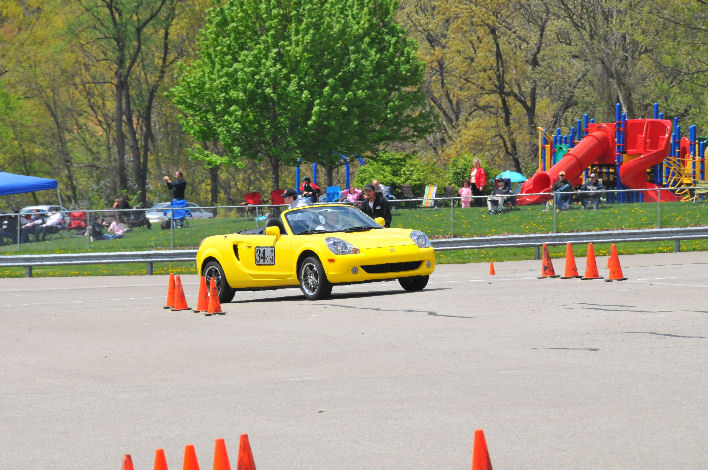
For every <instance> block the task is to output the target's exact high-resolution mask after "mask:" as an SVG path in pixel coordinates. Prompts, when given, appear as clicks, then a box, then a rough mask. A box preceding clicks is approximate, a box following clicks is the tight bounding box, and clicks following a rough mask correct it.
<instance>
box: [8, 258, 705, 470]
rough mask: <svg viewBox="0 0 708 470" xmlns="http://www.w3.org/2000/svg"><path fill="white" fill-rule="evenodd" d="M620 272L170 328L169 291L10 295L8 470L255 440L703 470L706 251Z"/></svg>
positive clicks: (173, 317) (383, 292)
mask: <svg viewBox="0 0 708 470" xmlns="http://www.w3.org/2000/svg"><path fill="white" fill-rule="evenodd" d="M620 253H621V250H620ZM620 260H621V263H622V269H623V271H624V274H625V276H626V277H628V278H629V279H628V280H627V281H623V282H612V283H607V282H603V281H581V280H577V279H568V280H561V279H537V276H539V275H540V273H541V262H540V261H520V262H506V263H495V269H496V275H495V276H490V275H489V266H488V265H487V264H467V265H439V266H438V267H437V269H436V272H435V274H434V275H433V277H431V281H430V283H429V285H428V288H426V290H424V291H423V292H418V293H405V292H404V291H403V290H402V289H401V288H400V287H399V286H398V283H397V282H386V283H373V284H365V285H351V286H340V287H337V286H335V288H334V290H333V295H332V297H331V298H330V299H327V300H323V301H317V302H308V301H305V300H303V299H302V296H301V294H300V291H299V290H297V289H287V290H279V291H261V292H244V293H237V294H236V297H235V299H234V302H233V303H230V304H224V305H222V308H223V310H224V311H225V312H226V314H225V315H220V316H212V317H204V316H202V315H201V314H196V313H193V312H187V311H184V312H172V311H169V310H164V309H163V308H162V305H164V303H165V298H166V292H167V277H166V276H142V277H100V278H40V279H0V319H1V320H2V327H1V328H0V355H1V356H2V358H3V377H2V381H1V383H2V385H1V386H0V455H1V456H2V458H0V469H8V470H9V469H13V470H15V469H119V468H120V464H121V458H122V455H123V454H125V453H130V454H131V455H132V457H133V463H134V464H135V469H136V470H141V469H149V468H152V465H153V458H154V452H155V450H156V449H158V448H164V449H165V453H166V456H167V461H168V464H169V468H182V456H183V452H184V446H185V445H186V444H194V446H195V448H196V451H197V456H198V458H199V462H200V465H201V468H211V466H212V456H213V452H214V441H215V440H216V439H217V438H225V439H226V444H227V447H228V451H229V454H230V456H231V458H232V461H233V462H234V463H232V468H235V457H236V453H237V446H238V437H239V435H240V434H243V433H247V434H248V435H249V439H250V443H251V448H252V450H253V455H254V458H255V462H256V465H257V467H258V469H259V470H268V469H288V470H294V469H303V470H304V469H338V470H349V469H351V470H354V469H357V470H358V469H364V468H376V469H404V468H435V469H469V468H470V463H471V454H472V443H473V434H474V430H475V429H484V432H485V436H486V440H487V444H488V447H489V453H490V456H491V460H492V463H493V465H494V468H495V469H497V470H499V469H597V468H602V469H666V468H681V469H705V468H708V393H706V390H708V294H707V292H708V252H698V253H696V252H692V253H667V254H655V255H636V256H621V255H620ZM577 261H578V269H579V270H581V272H582V270H583V269H584V267H585V260H582V259H578V260H577ZM597 264H598V267H600V275H606V274H607V269H603V268H604V267H605V266H606V258H598V259H597ZM554 265H555V269H556V272H561V273H562V271H563V260H554ZM182 283H183V285H184V287H185V293H186V295H187V302H188V303H189V305H190V306H196V297H197V286H198V280H197V278H196V277H194V276H185V277H183V278H182Z"/></svg>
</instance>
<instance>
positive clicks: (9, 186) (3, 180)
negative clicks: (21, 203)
mask: <svg viewBox="0 0 708 470" xmlns="http://www.w3.org/2000/svg"><path fill="white" fill-rule="evenodd" d="M56 188H57V180H53V179H49V178H40V177H38V176H24V175H16V174H14V173H6V172H4V171H0V196H7V195H8V194H19V193H31V192H33V191H44V190H46V189H56Z"/></svg>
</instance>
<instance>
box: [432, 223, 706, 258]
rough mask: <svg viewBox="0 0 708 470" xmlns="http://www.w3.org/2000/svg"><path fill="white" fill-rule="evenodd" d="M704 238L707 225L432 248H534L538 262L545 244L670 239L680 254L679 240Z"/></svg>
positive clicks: (455, 242) (451, 242)
mask: <svg viewBox="0 0 708 470" xmlns="http://www.w3.org/2000/svg"><path fill="white" fill-rule="evenodd" d="M704 238H708V226H701V227H679V228H656V229H642V230H611V231H602V232H564V233H533V234H528V235H526V234H524V235H495V236H490V237H474V238H445V239H437V240H433V246H434V247H435V249H436V250H439V251H445V250H469V249H477V248H504V247H534V248H535V249H536V253H535V254H536V259H540V248H541V247H542V246H543V244H544V243H545V244H547V245H565V244H566V243H568V242H570V243H621V242H644V241H662V240H673V241H674V251H681V244H680V243H681V240H697V239H704Z"/></svg>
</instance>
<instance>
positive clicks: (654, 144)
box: [619, 119, 679, 202]
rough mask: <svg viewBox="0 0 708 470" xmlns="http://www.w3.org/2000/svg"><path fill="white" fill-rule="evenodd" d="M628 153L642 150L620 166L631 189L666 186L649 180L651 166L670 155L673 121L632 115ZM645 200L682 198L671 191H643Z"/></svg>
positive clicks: (627, 135)
mask: <svg viewBox="0 0 708 470" xmlns="http://www.w3.org/2000/svg"><path fill="white" fill-rule="evenodd" d="M625 135H626V138H625V142H626V144H627V147H626V153H627V154H630V155H631V154H638V155H639V157H636V158H634V159H632V160H629V161H627V162H626V163H623V164H622V165H621V166H620V170H619V176H620V181H621V182H622V184H624V185H625V186H627V187H628V188H630V189H653V188H663V186H660V185H658V184H654V183H650V182H648V181H647V168H651V167H652V166H654V165H656V164H658V163H660V162H661V161H662V160H664V159H665V158H666V157H667V156H668V155H669V146H670V145H671V121H669V120H666V119H630V120H628V121H627V129H626V131H625ZM642 194H643V200H644V201H652V202H656V201H658V200H659V198H661V201H662V202H663V201H678V200H679V198H678V197H676V195H675V194H674V193H672V192H671V191H642Z"/></svg>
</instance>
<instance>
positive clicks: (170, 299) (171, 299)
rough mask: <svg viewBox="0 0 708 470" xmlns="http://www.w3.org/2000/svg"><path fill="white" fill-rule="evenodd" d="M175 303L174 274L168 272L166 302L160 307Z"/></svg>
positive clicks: (168, 306)
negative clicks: (168, 280)
mask: <svg viewBox="0 0 708 470" xmlns="http://www.w3.org/2000/svg"><path fill="white" fill-rule="evenodd" d="M174 304H175V275H174V274H172V273H170V282H169V283H168V284H167V302H165V306H164V307H162V308H172V306H173V305H174Z"/></svg>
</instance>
